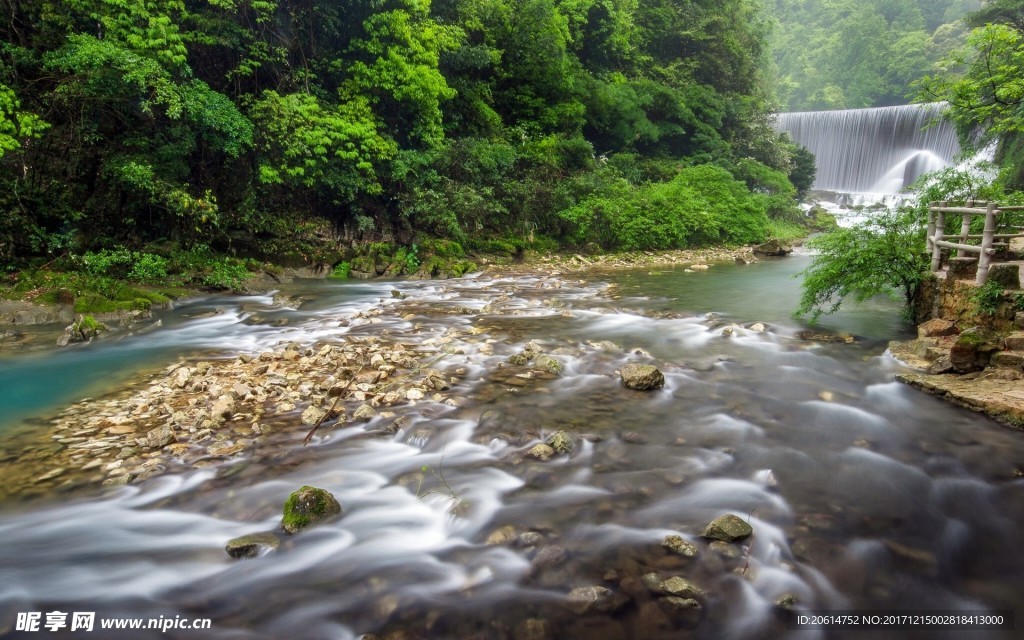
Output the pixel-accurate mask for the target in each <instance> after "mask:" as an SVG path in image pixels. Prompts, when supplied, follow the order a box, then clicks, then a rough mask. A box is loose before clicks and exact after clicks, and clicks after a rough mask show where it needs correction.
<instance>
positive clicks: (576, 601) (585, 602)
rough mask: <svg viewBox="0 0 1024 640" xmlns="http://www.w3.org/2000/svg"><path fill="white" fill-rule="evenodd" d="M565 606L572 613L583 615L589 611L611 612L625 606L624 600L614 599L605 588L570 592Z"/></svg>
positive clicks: (609, 590) (597, 587) (611, 593)
mask: <svg viewBox="0 0 1024 640" xmlns="http://www.w3.org/2000/svg"><path fill="white" fill-rule="evenodd" d="M567 604H568V607H569V609H570V610H571V611H572V612H573V613H575V614H577V615H583V614H584V613H589V612H591V611H603V612H607V611H613V610H615V609H617V608H619V607H621V606H622V605H623V604H625V600H623V599H622V598H616V597H615V593H614V592H613V591H612V590H611V589H609V588H607V587H601V586H589V587H576V588H575V589H573V590H572V591H570V592H569V595H568V602H567Z"/></svg>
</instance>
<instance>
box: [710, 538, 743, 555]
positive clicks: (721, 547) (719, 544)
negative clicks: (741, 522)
mask: <svg viewBox="0 0 1024 640" xmlns="http://www.w3.org/2000/svg"><path fill="white" fill-rule="evenodd" d="M708 549H711V550H712V551H714V552H715V553H717V554H718V555H720V556H722V557H725V558H739V557H740V555H741V554H740V550H739V549H737V548H736V546H735V545H732V544H729V543H728V542H723V541H721V540H712V541H711V543H710V544H709V545H708Z"/></svg>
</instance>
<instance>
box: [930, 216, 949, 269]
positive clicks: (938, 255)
mask: <svg viewBox="0 0 1024 640" xmlns="http://www.w3.org/2000/svg"><path fill="white" fill-rule="evenodd" d="M945 206H946V203H945V202H940V203H939V207H940V209H939V210H938V211H936V212H935V236H934V237H935V238H936V239H938V238H940V237H941V236H942V234H943V233H945V232H946V212H944V211H943V210H942V209H941V207H945ZM941 267H942V247H940V246H939V245H938V243H936V242H932V271H938V270H939V268H941Z"/></svg>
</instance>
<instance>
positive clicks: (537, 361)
mask: <svg viewBox="0 0 1024 640" xmlns="http://www.w3.org/2000/svg"><path fill="white" fill-rule="evenodd" d="M532 366H533V368H534V369H537V370H538V371H547V372H548V373H553V374H556V375H557V374H559V373H561V372H562V363H561V362H559V361H558V360H556V359H554V358H552V357H551V356H547V355H540V356H537V357H536V358H534V360H533V365H532Z"/></svg>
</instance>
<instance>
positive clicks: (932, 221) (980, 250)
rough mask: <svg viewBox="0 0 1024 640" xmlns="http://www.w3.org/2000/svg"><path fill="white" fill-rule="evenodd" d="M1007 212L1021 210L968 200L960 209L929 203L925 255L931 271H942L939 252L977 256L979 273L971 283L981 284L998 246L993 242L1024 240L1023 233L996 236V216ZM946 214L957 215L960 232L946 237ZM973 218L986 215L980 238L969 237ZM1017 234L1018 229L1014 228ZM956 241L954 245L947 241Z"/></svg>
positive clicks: (943, 203) (974, 235)
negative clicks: (951, 251)
mask: <svg viewBox="0 0 1024 640" xmlns="http://www.w3.org/2000/svg"><path fill="white" fill-rule="evenodd" d="M1006 211H1024V207H1000V206H999V205H997V204H996V203H994V202H974V201H968V202H966V203H964V204H963V205H962V206H950V204H949V203H948V202H930V203H928V235H927V238H928V239H927V243H928V252H929V253H931V256H932V271H939V270H940V269H941V268H942V250H943V249H956V256H957V257H958V258H962V257H965V254H968V253H976V254H978V272H977V275H976V276H975V279H974V281H975V282H976V283H977V284H979V285H981V284H985V280H986V279H987V278H988V270H989V267H990V266H991V264H992V256H993V255H995V253H996V252H997V251H998V249H999V248H1000V246H1005V245H1001V243H997V242H996V240H1007V241H1009V240H1010V239H1011V238H1024V233H996V226H997V224H998V221H999V215H1000V214H1001V213H1003V212H1006ZM946 214H954V215H955V214H960V215H962V216H963V221H962V222H961V223H960V233H959V234H956V235H949V234H946V233H945V230H946ZM974 216H985V226H984V227H983V230H982V232H981V234H980V235H978V234H971V220H972V218H973V217H974ZM1015 229H1016V230H1017V231H1020V227H1016V228H1015ZM950 240H957V242H950ZM969 240H980V241H981V242H980V243H979V244H968V241H969Z"/></svg>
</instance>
